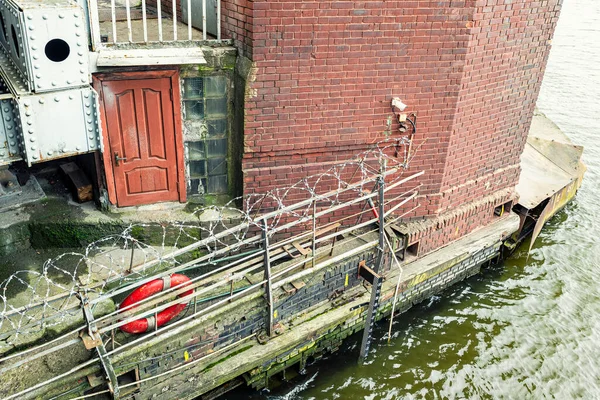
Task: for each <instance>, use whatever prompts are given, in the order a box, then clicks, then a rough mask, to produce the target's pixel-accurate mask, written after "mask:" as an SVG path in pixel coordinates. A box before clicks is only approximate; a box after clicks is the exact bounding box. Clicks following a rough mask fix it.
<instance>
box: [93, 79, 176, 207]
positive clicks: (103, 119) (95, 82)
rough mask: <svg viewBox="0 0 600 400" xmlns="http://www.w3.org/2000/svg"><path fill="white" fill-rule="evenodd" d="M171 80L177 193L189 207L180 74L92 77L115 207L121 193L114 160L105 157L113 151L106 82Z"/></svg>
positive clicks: (111, 194) (109, 197)
mask: <svg viewBox="0 0 600 400" xmlns="http://www.w3.org/2000/svg"><path fill="white" fill-rule="evenodd" d="M153 78H169V79H170V80H171V93H172V103H173V123H174V125H175V126H174V127H173V128H174V133H175V158H176V165H177V191H178V193H179V202H181V203H185V201H186V195H187V185H186V180H185V163H184V150H183V126H182V125H183V123H182V120H181V89H180V86H179V70H178V69H164V70H153V71H131V72H109V73H99V74H93V75H92V86H93V88H94V89H95V90H96V92H97V94H98V102H99V107H98V111H99V114H100V127H101V132H102V134H101V136H102V147H103V149H102V157H103V159H104V177H105V179H106V189H107V191H108V200H109V202H110V203H111V204H114V205H117V206H118V203H117V189H116V182H115V175H114V171H113V165H112V158H111V157H108V159H107V158H106V157H105V154H104V151H105V150H107V149H110V143H109V141H108V126H107V122H106V110H105V108H104V95H103V92H102V82H103V81H117V80H135V79H153Z"/></svg>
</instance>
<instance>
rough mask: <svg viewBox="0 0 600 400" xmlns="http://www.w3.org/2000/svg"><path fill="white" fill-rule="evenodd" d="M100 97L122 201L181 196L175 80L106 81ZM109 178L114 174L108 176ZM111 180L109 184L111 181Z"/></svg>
mask: <svg viewBox="0 0 600 400" xmlns="http://www.w3.org/2000/svg"><path fill="white" fill-rule="evenodd" d="M101 84H102V101H103V106H104V112H105V113H104V127H105V129H106V130H107V132H105V134H106V136H107V139H108V147H109V148H108V149H105V150H104V162H105V164H110V165H106V167H107V168H106V171H107V174H108V173H110V171H111V169H112V175H113V177H114V194H115V197H116V202H117V205H118V206H133V205H140V204H150V203H155V202H160V201H174V200H175V201H176V200H179V199H180V196H179V192H178V188H179V185H178V162H177V159H178V157H181V156H182V155H181V154H177V153H178V152H177V146H176V138H175V134H176V130H175V123H174V111H175V110H174V108H173V105H174V104H173V100H172V80H171V79H169V78H167V77H165V78H154V79H128V80H113V81H111V80H103V81H102V83H101ZM107 180H108V181H110V179H107ZM109 184H110V183H109Z"/></svg>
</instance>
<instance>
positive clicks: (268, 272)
mask: <svg viewBox="0 0 600 400" xmlns="http://www.w3.org/2000/svg"><path fill="white" fill-rule="evenodd" d="M267 229H268V225H267V220H264V221H263V231H262V240H263V249H264V251H265V253H264V264H265V277H264V281H266V283H265V296H266V299H267V306H268V308H267V335H268V336H269V337H271V336H272V334H273V293H272V292H271V259H270V258H269V235H268V233H267Z"/></svg>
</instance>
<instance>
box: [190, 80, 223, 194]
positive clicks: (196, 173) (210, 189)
mask: <svg viewBox="0 0 600 400" xmlns="http://www.w3.org/2000/svg"><path fill="white" fill-rule="evenodd" d="M183 106H184V115H185V120H186V127H187V128H188V129H192V130H198V131H201V132H202V134H201V135H196V136H197V137H202V139H201V140H190V141H187V142H186V145H187V150H188V173H189V179H190V181H189V185H188V186H189V192H190V194H191V195H194V194H226V193H227V121H228V120H227V78H226V77H224V76H206V77H198V78H184V79H183Z"/></svg>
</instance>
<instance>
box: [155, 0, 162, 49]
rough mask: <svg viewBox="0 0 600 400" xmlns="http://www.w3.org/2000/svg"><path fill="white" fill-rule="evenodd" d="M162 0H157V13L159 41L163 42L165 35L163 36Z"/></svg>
mask: <svg viewBox="0 0 600 400" xmlns="http://www.w3.org/2000/svg"><path fill="white" fill-rule="evenodd" d="M161 1H162V0H156V13H157V14H158V41H159V42H162V41H163V36H162V9H161V8H162V5H161Z"/></svg>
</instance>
